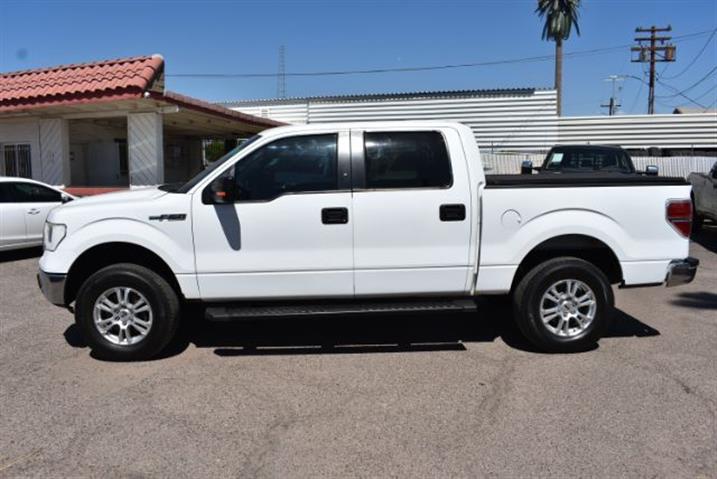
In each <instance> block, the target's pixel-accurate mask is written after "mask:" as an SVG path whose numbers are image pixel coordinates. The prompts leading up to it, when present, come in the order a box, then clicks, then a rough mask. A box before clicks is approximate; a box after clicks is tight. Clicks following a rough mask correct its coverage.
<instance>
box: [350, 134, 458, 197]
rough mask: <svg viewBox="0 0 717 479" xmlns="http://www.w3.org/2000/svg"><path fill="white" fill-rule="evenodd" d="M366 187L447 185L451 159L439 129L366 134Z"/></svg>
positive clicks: (393, 187) (448, 184) (440, 186)
mask: <svg viewBox="0 0 717 479" xmlns="http://www.w3.org/2000/svg"><path fill="white" fill-rule="evenodd" d="M364 150H365V151H364V153H365V156H364V163H365V174H366V188H368V189H395V188H447V187H450V186H451V184H452V176H451V161H450V158H449V156H448V150H447V148H446V143H445V140H444V139H443V135H442V134H441V133H439V132H437V131H420V132H367V133H365V134H364Z"/></svg>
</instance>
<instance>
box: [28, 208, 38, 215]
mask: <svg viewBox="0 0 717 479" xmlns="http://www.w3.org/2000/svg"><path fill="white" fill-rule="evenodd" d="M27 214H28V215H37V214H40V209H39V208H30V209H29V210H27Z"/></svg>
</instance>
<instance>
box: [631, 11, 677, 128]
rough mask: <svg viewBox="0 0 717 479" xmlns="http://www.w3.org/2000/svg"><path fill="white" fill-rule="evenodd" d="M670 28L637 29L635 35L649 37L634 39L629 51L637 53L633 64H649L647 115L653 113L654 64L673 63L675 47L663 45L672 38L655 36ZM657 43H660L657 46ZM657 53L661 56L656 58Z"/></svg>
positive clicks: (669, 44) (670, 29) (668, 44)
mask: <svg viewBox="0 0 717 479" xmlns="http://www.w3.org/2000/svg"><path fill="white" fill-rule="evenodd" d="M670 31H672V26H670V25H667V26H666V27H656V26H654V25H653V26H651V27H650V28H643V27H637V28H636V29H635V32H637V33H649V34H650V36H649V37H635V41H636V42H637V46H634V47H632V48H631V49H630V50H631V51H633V52H637V58H633V59H632V62H633V63H648V62H649V63H650V84H649V85H650V93H649V95H648V97H647V113H648V114H649V115H652V114H654V113H655V63H656V62H674V61H675V50H676V47H675V46H674V45H673V44H671V43H667V44H666V43H665V42H667V41H668V40H671V39H672V37H667V36H659V37H658V36H657V33H658V32H670ZM658 42H659V43H660V44H659V45H658ZM658 52H659V53H661V54H662V56H658Z"/></svg>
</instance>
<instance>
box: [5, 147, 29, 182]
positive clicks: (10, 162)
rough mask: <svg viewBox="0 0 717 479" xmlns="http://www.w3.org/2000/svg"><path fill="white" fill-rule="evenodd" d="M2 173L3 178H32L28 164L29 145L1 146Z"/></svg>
mask: <svg viewBox="0 0 717 479" xmlns="http://www.w3.org/2000/svg"><path fill="white" fill-rule="evenodd" d="M2 152H3V162H2V166H3V171H2V173H3V174H4V175H5V176H21V177H23V178H32V165H31V162H30V144H29V143H15V144H7V143H6V144H4V145H2Z"/></svg>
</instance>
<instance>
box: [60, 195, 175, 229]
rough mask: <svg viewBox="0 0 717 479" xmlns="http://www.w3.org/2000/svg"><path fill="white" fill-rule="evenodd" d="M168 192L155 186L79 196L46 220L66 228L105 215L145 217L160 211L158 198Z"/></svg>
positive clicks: (79, 226) (160, 198)
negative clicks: (63, 225)
mask: <svg viewBox="0 0 717 479" xmlns="http://www.w3.org/2000/svg"><path fill="white" fill-rule="evenodd" d="M168 194H169V193H167V192H166V191H162V190H160V189H159V188H156V187H150V188H140V189H135V190H131V191H119V192H116V193H105V194H102V195H96V196H90V197H85V198H80V199H77V200H74V201H70V202H69V203H65V204H64V205H62V206H59V207H57V208H55V209H53V210H52V211H51V212H50V214H49V216H48V218H47V221H49V222H50V223H61V224H65V225H67V226H68V228H69V229H70V230H75V229H78V228H81V227H82V226H83V225H86V224H89V223H92V222H95V221H99V220H103V219H107V218H129V219H139V220H141V221H146V219H147V217H148V215H152V214H155V213H154V210H155V209H156V210H158V211H159V212H160V213H161V212H164V209H165V208H164V207H163V206H162V205H161V203H162V198H163V197H166V196H167V195H168ZM172 196H175V195H172ZM180 196H185V195H180ZM179 199H180V198H177V200H179ZM182 199H183V198H182ZM172 212H174V211H172ZM157 214H159V213H157Z"/></svg>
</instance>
